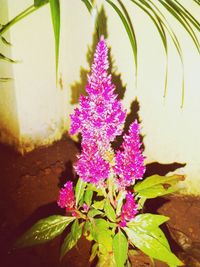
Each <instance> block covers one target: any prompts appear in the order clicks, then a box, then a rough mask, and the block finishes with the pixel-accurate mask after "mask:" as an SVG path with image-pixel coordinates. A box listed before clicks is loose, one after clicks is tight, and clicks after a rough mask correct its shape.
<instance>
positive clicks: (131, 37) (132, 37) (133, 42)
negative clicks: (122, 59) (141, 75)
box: [106, 0, 138, 76]
mask: <svg viewBox="0 0 200 267" xmlns="http://www.w3.org/2000/svg"><path fill="white" fill-rule="evenodd" d="M106 2H107V3H109V4H110V5H111V6H112V8H113V9H114V10H115V12H116V13H117V14H118V16H119V18H120V19H121V21H122V23H123V25H124V28H125V30H126V33H127V35H128V38H129V41H130V43H131V48H132V51H133V55H134V62H135V68H136V76H137V68H138V60H137V41H136V37H135V33H134V32H133V29H132V28H131V27H130V25H129V22H128V21H127V19H126V17H125V16H124V15H123V13H122V12H121V10H120V9H119V8H118V7H117V6H116V5H115V4H114V3H113V2H112V1H110V0H106Z"/></svg>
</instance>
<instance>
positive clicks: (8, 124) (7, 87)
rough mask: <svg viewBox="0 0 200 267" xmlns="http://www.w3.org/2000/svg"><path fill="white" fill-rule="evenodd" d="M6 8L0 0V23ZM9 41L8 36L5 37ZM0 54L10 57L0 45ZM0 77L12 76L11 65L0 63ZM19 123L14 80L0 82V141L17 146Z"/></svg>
mask: <svg viewBox="0 0 200 267" xmlns="http://www.w3.org/2000/svg"><path fill="white" fill-rule="evenodd" d="M8 18H9V14H8V7H7V1H6V0H0V23H1V24H4V23H6V22H7V21H8ZM5 37H6V38H7V39H10V34H9V33H7V34H6V35H5ZM0 51H1V53H3V54H5V55H7V57H11V54H12V53H11V47H9V46H5V45H4V44H2V42H1V43H0ZM0 77H1V78H3V77H4V78H9V77H12V78H13V77H14V76H13V65H12V64H10V63H8V62H6V61H0ZM19 136H20V133H19V122H18V110H17V100H16V90H15V82H14V79H11V80H8V81H6V82H0V140H1V141H3V142H6V143H9V144H11V145H15V146H18V145H19V138H20V137H19Z"/></svg>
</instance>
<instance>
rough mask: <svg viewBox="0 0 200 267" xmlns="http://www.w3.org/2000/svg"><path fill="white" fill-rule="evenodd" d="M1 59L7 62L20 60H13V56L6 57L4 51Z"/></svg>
mask: <svg viewBox="0 0 200 267" xmlns="http://www.w3.org/2000/svg"><path fill="white" fill-rule="evenodd" d="M0 60H3V61H7V62H10V63H17V62H18V61H17V60H13V59H11V58H8V57H6V56H5V55H3V54H2V53H0Z"/></svg>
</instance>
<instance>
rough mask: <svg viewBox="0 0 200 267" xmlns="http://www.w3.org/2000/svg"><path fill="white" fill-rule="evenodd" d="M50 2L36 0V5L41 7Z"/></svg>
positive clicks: (47, 0)
mask: <svg viewBox="0 0 200 267" xmlns="http://www.w3.org/2000/svg"><path fill="white" fill-rule="evenodd" d="M47 3H49V0H34V6H35V7H39V6H43V5H45V4H47Z"/></svg>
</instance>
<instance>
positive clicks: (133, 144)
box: [114, 121, 145, 187]
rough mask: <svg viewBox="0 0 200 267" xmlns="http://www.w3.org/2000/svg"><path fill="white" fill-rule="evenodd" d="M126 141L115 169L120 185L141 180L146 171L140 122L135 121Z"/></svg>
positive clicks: (126, 136)
mask: <svg viewBox="0 0 200 267" xmlns="http://www.w3.org/2000/svg"><path fill="white" fill-rule="evenodd" d="M123 139H124V142H123V144H122V146H121V149H120V150H119V151H118V152H117V154H116V156H115V166H114V171H115V173H116V174H117V175H118V177H119V179H118V184H119V186H120V187H126V186H130V185H132V184H134V183H135V180H140V179H142V177H143V174H144V172H145V166H144V156H143V155H142V152H141V149H140V147H141V143H140V136H139V124H138V122H137V121H135V122H133V123H132V124H131V126H130V128H129V132H128V134H127V135H125V136H124V137H123Z"/></svg>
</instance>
